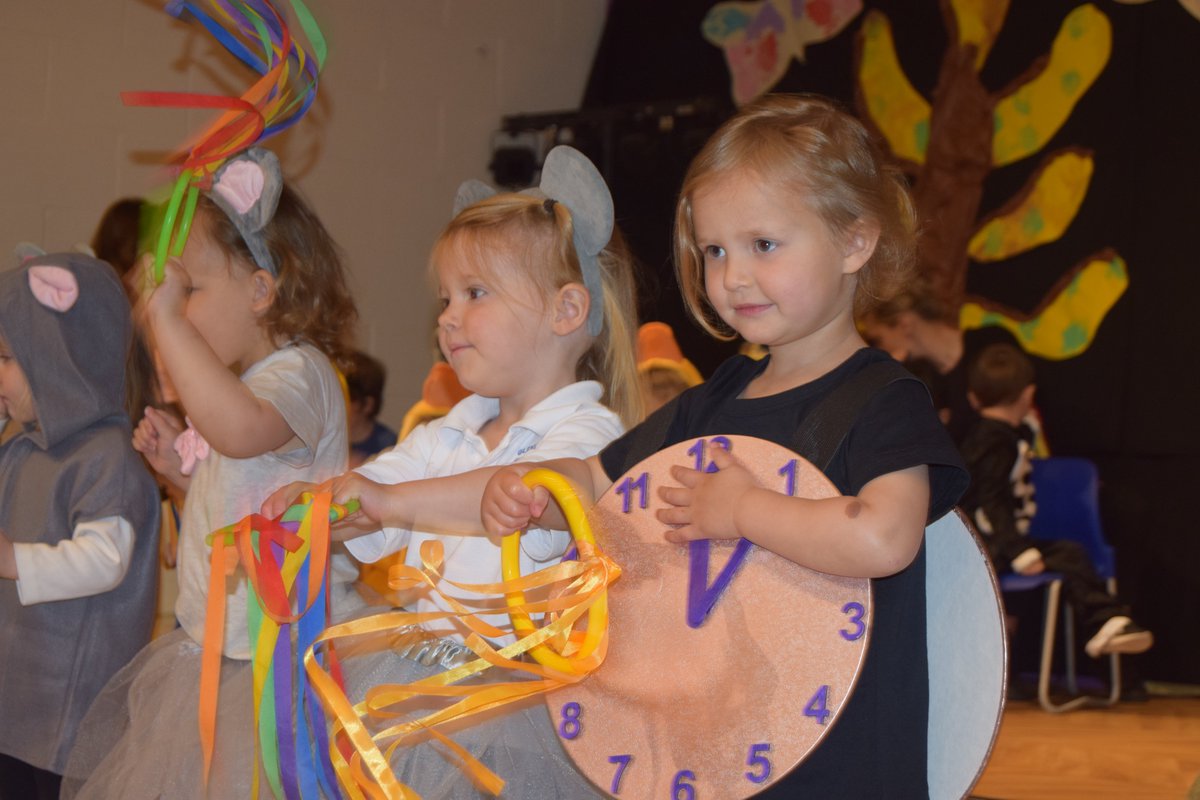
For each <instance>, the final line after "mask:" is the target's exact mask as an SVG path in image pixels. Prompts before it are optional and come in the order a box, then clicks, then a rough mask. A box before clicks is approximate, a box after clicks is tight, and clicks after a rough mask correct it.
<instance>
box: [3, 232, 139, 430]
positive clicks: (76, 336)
mask: <svg viewBox="0 0 1200 800" xmlns="http://www.w3.org/2000/svg"><path fill="white" fill-rule="evenodd" d="M131 335H132V330H131V321H130V316H129V301H128V299H127V298H126V296H125V292H124V289H123V288H122V286H121V282H120V280H119V279H118V278H117V275H116V272H114V271H113V269H112V267H110V266H109V265H108V264H106V263H104V262H103V261H99V260H97V259H95V258H92V257H90V256H85V255H83V254H81V253H53V254H48V255H35V256H30V257H28V258H26V259H25V261H24V263H22V264H21V266H19V267H17V268H16V269H13V270H9V271H7V272H4V273H0V337H3V338H4V341H5V342H7V343H8V347H9V349H10V350H11V351H12V354H13V356H14V357H15V358H16V359H17V363H18V364H20V365H21V369H22V370H23V371H24V372H25V378H26V380H27V381H28V382H29V388H30V391H31V393H32V394H33V403H34V411H35V413H36V415H37V425H27V426H26V430H25V434H24V435H26V436H28V437H30V438H31V439H32V440H33V441H34V442H35V443H36V444H37V446H38V447H40V448H42V449H43V450H48V449H51V448H53V447H54V446H55V445H56V444H58V443H59V442H62V441H63V440H65V439H67V438H69V437H70V436H71V435H72V434H74V433H76V432H78V431H81V430H83V429H85V428H88V427H90V426H91V425H92V424H93V423H95V422H97V421H99V420H101V419H104V418H106V417H110V416H113V415H116V414H124V406H123V401H124V385H125V360H126V356H127V354H128V352H129V342H130V337H131ZM114 342H115V343H117V344H116V346H114Z"/></svg>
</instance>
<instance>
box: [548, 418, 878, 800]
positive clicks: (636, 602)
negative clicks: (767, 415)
mask: <svg viewBox="0 0 1200 800" xmlns="http://www.w3.org/2000/svg"><path fill="white" fill-rule="evenodd" d="M713 447H725V448H726V449H728V450H730V452H732V453H733V455H734V456H736V457H737V458H738V459H739V460H740V461H741V462H742V464H744V465H745V466H746V467H747V468H748V469H749V470H750V471H751V472H752V473H753V474H754V475H755V477H756V478H757V480H758V481H759V484H760V485H762V486H765V487H768V488H773V489H776V490H778V491H780V492H785V493H788V494H792V495H795V496H799V497H809V498H822V497H835V496H837V494H838V492H837V490H836V489H834V487H833V485H832V484H830V483H829V481H828V480H827V479H826V478H825V476H824V475H822V474H821V472H820V471H819V470H817V469H816V467H814V466H812V465H811V464H809V463H808V462H807V461H804V460H803V459H800V458H798V457H797V456H796V454H795V453H793V452H792V451H791V450H788V449H786V448H784V447H781V446H779V445H776V444H773V443H770V442H767V441H764V440H761V439H755V438H751V437H746V436H714V437H707V438H702V439H692V440H689V441H686V442H682V443H680V444H677V445H674V446H672V447H669V448H667V449H665V450H662V451H660V452H658V453H656V454H655V455H653V456H651V457H650V458H648V459H646V460H645V461H643V462H642V463H640V464H639V465H637V466H636V467H634V469H632V470H630V471H629V472H628V473H626V474H625V475H624V476H622V477H621V478H620V479H619V480H617V481H616V482H614V483H613V485H612V488H611V489H609V491H608V492H606V493H605V494H604V496H603V497H602V498H601V499H600V501H599V503H598V504H597V507H596V508H595V509H594V511H593V513H592V515H591V524H592V530H593V533H594V535H595V537H596V541H597V545H598V546H599V547H600V549H601V550H603V551H604V552H605V553H607V554H608V555H609V556H610V557H611V558H612V559H613V560H614V561H615V562H616V563H617V564H619V565H620V567H621V570H622V573H621V577H620V578H619V579H618V580H617V581H616V582H615V583H613V584H612V586H611V587H610V588H609V590H608V603H609V645H608V654H607V657H606V658H605V661H604V663H603V664H602V665H601V666H600V668H599V669H597V670H596V671H595V672H594V673H592V674H591V675H590V676H588V677H587V678H586V679H585V680H583V681H582V682H580V683H578V684H574V685H571V686H568V687H566V688H563V689H561V690H558V691H555V692H553V693H551V694H549V695H548V696H547V698H546V703H547V705H548V707H549V710H550V715H551V718H552V720H553V722H554V725H555V727H556V729H557V731H558V734H559V738H560V740H561V741H562V743H563V746H564V747H565V749H566V750H567V752H568V753H569V754H570V756H571V758H572V759H573V760H574V761H575V763H576V765H577V766H578V767H579V769H580V770H581V771H582V772H583V773H584V774H585V775H587V776H588V778H589V779H590V780H591V781H592V782H593V783H595V784H596V785H597V786H598V787H600V788H601V789H604V790H605V791H607V792H609V793H610V794H612V795H614V796H616V797H630V798H639V799H640V798H664V800H705V798H738V797H748V796H750V795H752V794H755V793H756V792H760V791H762V790H763V789H765V788H766V787H767V786H769V785H771V784H772V783H774V782H775V781H777V780H779V779H780V778H781V777H783V776H784V775H785V774H786V773H787V772H789V771H790V770H791V769H792V768H793V767H795V766H796V765H797V764H798V763H800V762H801V761H802V760H803V759H804V757H805V756H806V755H807V754H808V753H809V752H811V751H812V750H813V749H814V748H815V747H816V746H817V745H818V744H819V743H820V741H821V739H822V738H823V737H824V736H825V734H826V733H827V732H828V731H829V730H830V728H831V727H832V726H833V724H834V722H835V721H836V720H837V717H838V714H839V712H840V711H841V709H842V707H843V705H844V704H845V702H846V700H847V699H848V697H849V695H850V692H851V690H852V688H853V686H854V682H855V678H856V677H857V675H858V671H859V669H860V668H861V666H862V663H863V659H864V656H865V654H866V647H867V640H868V638H869V634H870V624H871V588H870V581H869V580H867V579H865V578H842V577H834V576H830V575H825V574H822V573H818V572H814V571H812V570H809V569H806V568H804V567H801V566H799V565H798V564H795V563H793V562H791V561H788V560H787V559H784V558H782V557H780V556H777V555H775V554H773V553H771V552H769V551H766V550H763V549H761V548H759V547H756V546H753V545H750V543H749V542H747V541H745V540H739V541H738V542H736V543H732V542H728V543H727V542H708V541H702V542H692V543H690V544H689V545H676V544H671V543H670V542H667V541H666V540H665V539H664V538H663V532H664V530H665V526H664V525H663V523H661V522H659V521H658V520H657V519H656V518H655V512H656V511H657V510H658V509H660V508H663V507H665V505H666V504H665V503H664V502H663V501H662V500H661V499H660V498H659V497H658V492H657V489H658V487H659V486H662V485H678V484H677V483H676V482H675V481H673V480H672V479H671V476H670V473H669V469H670V467H672V466H674V465H676V464H679V465H685V466H689V467H692V468H700V469H711V468H712V465H711V459H710V458H709V453H710V452H711V448H713ZM796 535H797V536H802V535H803V531H800V530H798V531H797V532H796Z"/></svg>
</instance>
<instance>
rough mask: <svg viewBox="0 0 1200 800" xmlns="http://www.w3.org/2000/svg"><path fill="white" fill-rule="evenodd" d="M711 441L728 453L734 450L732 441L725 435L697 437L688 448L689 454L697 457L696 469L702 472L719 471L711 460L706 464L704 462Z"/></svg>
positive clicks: (713, 444) (714, 445)
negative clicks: (705, 437)
mask: <svg viewBox="0 0 1200 800" xmlns="http://www.w3.org/2000/svg"><path fill="white" fill-rule="evenodd" d="M710 442H711V443H712V446H713V447H719V448H721V449H722V450H724V451H725V452H727V453H728V452H730V451H732V450H733V443H732V442H730V441H729V439H727V438H726V437H724V436H714V437H712V438H711V439H697V440H696V443H695V444H694V445H692V446H691V447H689V448H688V449H687V454H688V455H689V456H694V457H695V459H696V466H695V469H697V470H700V471H702V472H716V471H717V465H716V464H714V463H712V462H711V461H709V462H708V464H707V466H706V465H705V463H704V462H705V458H704V455H705V449H706V448H707V446H708V444H709V443H710Z"/></svg>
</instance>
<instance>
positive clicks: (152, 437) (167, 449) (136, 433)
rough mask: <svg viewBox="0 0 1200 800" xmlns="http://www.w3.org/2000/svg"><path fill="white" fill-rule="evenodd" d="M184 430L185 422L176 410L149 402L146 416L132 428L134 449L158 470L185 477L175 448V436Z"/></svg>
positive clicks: (181, 477) (169, 478)
mask: <svg viewBox="0 0 1200 800" xmlns="http://www.w3.org/2000/svg"><path fill="white" fill-rule="evenodd" d="M181 433H183V423H182V422H181V421H180V420H178V419H176V417H175V416H174V415H173V414H168V413H166V412H165V411H160V410H159V409H157V408H154V407H153V406H146V414H145V416H143V417H142V420H141V422H139V423H138V424H137V427H136V428H134V430H133V449H134V450H137V451H138V452H139V453H141V454H142V455H144V456H145V457H146V461H147V462H149V464H150V466H151V467H152V468H153V469H154V471H155V472H157V473H158V474H160V475H162V476H163V477H165V478H167V479H168V480H172V481H176V480H177V479H183V474H182V473H181V472H180V471H179V465H180V463H181V461H180V458H179V454H178V453H176V452H175V439H176V438H178V436H179V434H181Z"/></svg>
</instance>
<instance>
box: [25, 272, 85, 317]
mask: <svg viewBox="0 0 1200 800" xmlns="http://www.w3.org/2000/svg"><path fill="white" fill-rule="evenodd" d="M29 289H30V291H32V292H33V296H34V297H36V298H37V301H38V302H39V303H41V304H42V305H44V306H46V307H47V308H52V309H54V310H55V311H66V310H67V309H69V308H70V307H71V306H73V305H75V301H76V300H78V299H79V283H78V282H77V281H76V280H75V275H74V274H73V273H72V272H71V271H70V270H68V269H63V268H62V267H54V266H50V265H47V264H40V265H38V266H36V267H30V268H29Z"/></svg>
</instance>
